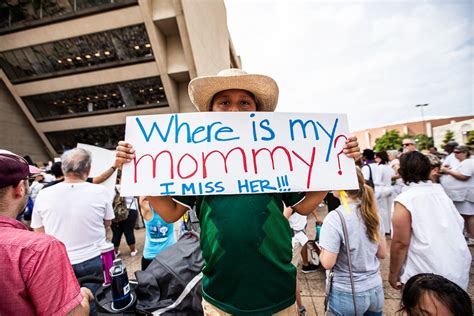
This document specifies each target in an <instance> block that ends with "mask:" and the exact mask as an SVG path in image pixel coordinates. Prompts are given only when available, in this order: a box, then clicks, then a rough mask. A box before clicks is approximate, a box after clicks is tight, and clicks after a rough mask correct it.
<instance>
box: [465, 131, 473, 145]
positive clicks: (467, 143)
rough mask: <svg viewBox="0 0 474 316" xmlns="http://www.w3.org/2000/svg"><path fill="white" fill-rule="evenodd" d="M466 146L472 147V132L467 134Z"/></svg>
mask: <svg viewBox="0 0 474 316" xmlns="http://www.w3.org/2000/svg"><path fill="white" fill-rule="evenodd" d="M466 145H468V146H474V131H469V132H467V139H466Z"/></svg>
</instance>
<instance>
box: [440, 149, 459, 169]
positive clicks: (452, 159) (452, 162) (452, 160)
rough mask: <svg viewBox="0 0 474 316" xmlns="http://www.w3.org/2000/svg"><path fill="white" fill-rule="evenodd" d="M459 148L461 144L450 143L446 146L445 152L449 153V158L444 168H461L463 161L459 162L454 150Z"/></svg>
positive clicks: (445, 161)
mask: <svg viewBox="0 0 474 316" xmlns="http://www.w3.org/2000/svg"><path fill="white" fill-rule="evenodd" d="M458 146H459V144H458V143H457V142H448V143H447V144H446V145H445V146H444V150H445V151H446V152H447V153H448V156H447V157H446V158H445V159H444V161H443V167H447V168H451V169H453V168H456V167H457V166H459V164H460V163H461V161H459V159H458V158H457V157H456V155H455V154H454V148H456V147H458Z"/></svg>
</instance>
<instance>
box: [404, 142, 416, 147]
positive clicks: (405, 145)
mask: <svg viewBox="0 0 474 316" xmlns="http://www.w3.org/2000/svg"><path fill="white" fill-rule="evenodd" d="M410 145H415V144H412V143H409V144H403V146H404V147H407V146H410Z"/></svg>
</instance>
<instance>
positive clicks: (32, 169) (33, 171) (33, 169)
mask: <svg viewBox="0 0 474 316" xmlns="http://www.w3.org/2000/svg"><path fill="white" fill-rule="evenodd" d="M28 168H29V169H30V175H36V174H38V173H41V172H43V170H41V169H40V168H37V167H35V166H32V165H28Z"/></svg>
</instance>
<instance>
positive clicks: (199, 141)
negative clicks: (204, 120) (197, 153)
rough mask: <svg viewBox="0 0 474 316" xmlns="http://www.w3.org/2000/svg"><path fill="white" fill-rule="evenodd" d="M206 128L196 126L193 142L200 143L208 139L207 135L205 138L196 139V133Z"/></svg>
mask: <svg viewBox="0 0 474 316" xmlns="http://www.w3.org/2000/svg"><path fill="white" fill-rule="evenodd" d="M205 130H206V129H205V128H204V126H198V128H196V129H195V130H194V132H193V136H192V140H193V143H195V144H199V143H202V142H204V141H206V137H204V138H203V139H201V140H196V134H198V133H201V132H204V131H205Z"/></svg>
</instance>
